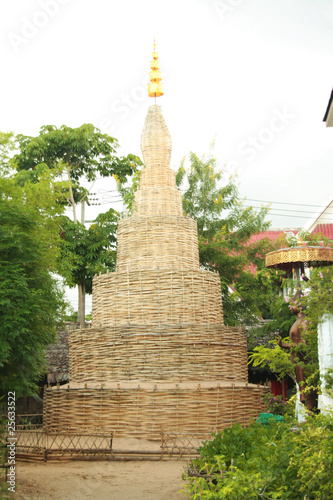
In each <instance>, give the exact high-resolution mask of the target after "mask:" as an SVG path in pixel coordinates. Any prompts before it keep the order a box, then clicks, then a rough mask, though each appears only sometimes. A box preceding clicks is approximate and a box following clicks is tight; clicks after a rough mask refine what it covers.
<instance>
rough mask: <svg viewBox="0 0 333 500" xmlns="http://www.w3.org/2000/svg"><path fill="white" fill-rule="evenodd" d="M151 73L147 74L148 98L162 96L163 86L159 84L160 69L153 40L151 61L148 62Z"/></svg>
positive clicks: (160, 78) (160, 77)
mask: <svg viewBox="0 0 333 500" xmlns="http://www.w3.org/2000/svg"><path fill="white" fill-rule="evenodd" d="M150 68H151V71H150V73H149V78H150V83H148V96H149V97H155V98H156V97H160V96H161V95H163V94H164V92H163V85H162V83H161V80H162V76H161V72H160V71H159V69H160V63H159V62H158V54H157V52H156V43H155V38H154V51H153V60H152V61H150Z"/></svg>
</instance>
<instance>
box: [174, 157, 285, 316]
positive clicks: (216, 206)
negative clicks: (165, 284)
mask: <svg viewBox="0 0 333 500" xmlns="http://www.w3.org/2000/svg"><path fill="white" fill-rule="evenodd" d="M189 160H190V166H189V168H188V169H186V168H185V162H184V160H183V162H182V163H181V165H180V167H179V169H178V171H177V174H176V182H177V185H178V186H179V187H183V189H184V193H183V208H184V212H185V214H186V215H189V216H191V217H193V218H195V219H196V220H197V222H198V233H199V253H200V262H201V264H202V265H203V266H204V267H206V268H207V269H211V270H217V271H218V272H219V274H220V278H221V288H222V297H223V308H224V319H225V322H226V323H227V324H229V325H235V324H239V323H242V322H246V323H249V322H251V321H253V320H255V319H257V318H258V316H262V312H261V309H265V310H267V307H268V302H269V300H270V297H271V295H272V294H274V295H276V293H277V287H276V283H275V273H272V272H271V271H268V270H266V269H265V270H264V256H265V254H266V253H267V252H268V251H269V250H271V249H272V243H271V242H270V241H269V240H268V239H267V238H265V239H262V240H259V241H251V237H252V236H253V235H254V234H256V233H260V232H262V231H265V230H266V229H268V227H269V225H270V223H269V222H268V221H266V216H267V213H268V210H269V208H268V207H262V208H260V209H259V210H255V209H254V208H253V207H247V206H245V205H244V203H243V201H242V200H241V199H240V196H239V191H238V188H237V185H236V183H235V180H234V178H233V177H231V178H229V180H227V181H226V180H225V178H224V177H225V176H224V172H223V171H222V170H219V169H218V166H217V162H216V159H215V158H214V157H212V155H211V154H210V155H209V156H208V158H205V157H203V158H199V157H198V156H197V155H196V154H194V153H191V154H190V157H189ZM254 269H256V270H257V272H256V274H254V273H253V270H254ZM261 271H262V272H261Z"/></svg>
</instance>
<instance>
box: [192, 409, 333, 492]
mask: <svg viewBox="0 0 333 500" xmlns="http://www.w3.org/2000/svg"><path fill="white" fill-rule="evenodd" d="M199 452H200V457H199V458H197V459H194V460H192V461H191V463H190V466H189V467H188V469H187V471H186V473H185V474H184V478H185V479H187V481H188V485H187V489H188V491H189V492H190V493H191V498H192V499H193V500H198V499H200V500H201V499H202V500H203V499H207V500H215V499H226V500H234V499H235V500H242V499H244V500H248V499H263V500H265V499H266V500H270V499H293V500H298V499H299V500H301V499H302V500H304V499H305V498H306V499H307V500H311V499H321V500H325V499H330V498H333V418H332V416H312V417H309V419H308V421H307V422H305V423H303V424H296V423H295V422H294V421H292V420H290V419H288V418H287V421H285V422H274V421H271V422H270V424H269V425H268V426H263V425H261V424H260V423H252V424H251V425H249V426H247V427H242V426H241V425H240V424H235V425H233V426H232V427H228V428H227V429H224V430H223V431H222V432H219V433H217V434H213V439H212V441H206V442H205V443H203V445H202V447H201V448H199Z"/></svg>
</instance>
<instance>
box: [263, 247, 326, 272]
mask: <svg viewBox="0 0 333 500" xmlns="http://www.w3.org/2000/svg"><path fill="white" fill-rule="evenodd" d="M301 263H303V265H305V266H306V267H311V266H312V267H316V266H330V265H332V264H333V248H330V247H308V246H298V247H292V248H281V249H280V250H275V251H274V252H269V253H268V254H267V255H266V257H265V265H266V267H275V268H278V269H282V270H288V269H291V268H294V267H297V264H301Z"/></svg>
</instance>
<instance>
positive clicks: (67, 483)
mask: <svg viewBox="0 0 333 500" xmlns="http://www.w3.org/2000/svg"><path fill="white" fill-rule="evenodd" d="M186 464H187V461H185V460H169V461H158V462H150V461H140V462H138V461H131V462H120V461H119V462H118V461H111V462H108V461H105V462H103V461H101V462H61V463H52V462H47V463H26V462H19V463H18V464H17V489H16V492H17V495H15V496H14V498H15V497H16V498H20V499H21V498H22V499H24V500H35V499H36V500H37V499H38V500H44V499H45V500H48V499H54V500H56V499H57V500H58V499H70V500H85V499H93V500H94V499H96V500H110V499H111V500H186V499H188V498H189V496H187V495H185V494H184V493H180V490H181V489H182V488H184V483H183V481H182V472H183V470H184V467H185V466H186Z"/></svg>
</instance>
